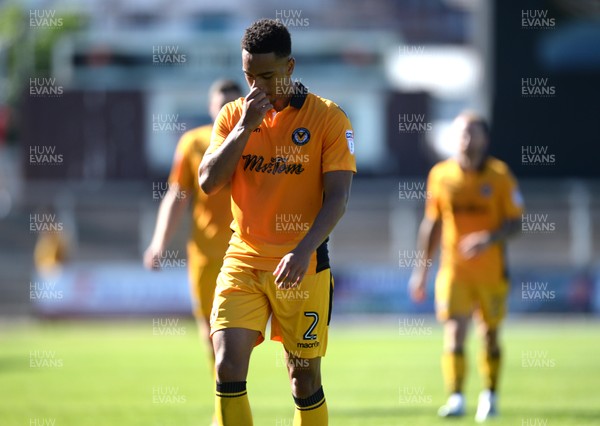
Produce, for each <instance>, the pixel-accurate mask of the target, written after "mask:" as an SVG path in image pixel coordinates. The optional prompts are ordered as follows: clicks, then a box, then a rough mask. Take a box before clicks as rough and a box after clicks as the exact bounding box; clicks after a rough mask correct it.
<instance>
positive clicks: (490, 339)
mask: <svg viewBox="0 0 600 426" xmlns="http://www.w3.org/2000/svg"><path fill="white" fill-rule="evenodd" d="M483 336H484V343H485V348H486V351H487V353H489V354H497V353H498V352H499V351H500V348H499V345H498V332H497V330H492V329H485V331H484V335H483Z"/></svg>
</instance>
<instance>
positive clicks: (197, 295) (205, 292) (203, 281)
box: [188, 251, 223, 319]
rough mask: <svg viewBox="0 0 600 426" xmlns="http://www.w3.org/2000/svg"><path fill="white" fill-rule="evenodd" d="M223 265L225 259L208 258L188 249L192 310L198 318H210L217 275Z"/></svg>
mask: <svg viewBox="0 0 600 426" xmlns="http://www.w3.org/2000/svg"><path fill="white" fill-rule="evenodd" d="M222 265H223V259H208V260H206V259H205V258H202V257H201V256H198V255H196V254H193V253H190V252H189V251H188V276H189V282H190V294H191V296H192V311H193V313H194V317H196V318H197V319H200V318H206V319H209V318H210V311H211V309H212V304H213V299H214V296H215V287H216V286H217V277H218V276H219V271H220V270H221V266H222Z"/></svg>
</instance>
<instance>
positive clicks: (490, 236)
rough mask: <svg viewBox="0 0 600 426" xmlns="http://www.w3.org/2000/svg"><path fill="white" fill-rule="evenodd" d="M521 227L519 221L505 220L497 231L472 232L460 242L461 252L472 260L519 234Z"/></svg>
mask: <svg viewBox="0 0 600 426" xmlns="http://www.w3.org/2000/svg"><path fill="white" fill-rule="evenodd" d="M520 226H521V222H520V221H519V219H509V220H505V221H504V222H503V223H502V226H500V228H498V229H497V230H496V231H479V232H472V233H470V234H468V235H465V236H464V237H463V238H462V239H461V240H460V242H459V244H458V247H459V250H460V252H461V253H462V255H463V256H464V257H465V258H467V259H471V258H473V257H475V256H477V255H478V254H479V253H481V252H483V251H484V250H486V249H487V248H488V247H490V246H491V245H493V244H495V243H498V242H502V241H505V240H507V239H509V238H510V237H512V236H514V235H515V234H517V233H518V232H519V230H520Z"/></svg>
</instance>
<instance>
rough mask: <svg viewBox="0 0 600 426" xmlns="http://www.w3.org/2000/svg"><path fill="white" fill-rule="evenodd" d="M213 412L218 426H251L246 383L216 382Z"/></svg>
mask: <svg viewBox="0 0 600 426" xmlns="http://www.w3.org/2000/svg"><path fill="white" fill-rule="evenodd" d="M215 412H216V415H217V422H218V423H219V426H252V412H251V411H250V402H248V392H247V391H246V382H225V383H218V382H217V392H216V399H215Z"/></svg>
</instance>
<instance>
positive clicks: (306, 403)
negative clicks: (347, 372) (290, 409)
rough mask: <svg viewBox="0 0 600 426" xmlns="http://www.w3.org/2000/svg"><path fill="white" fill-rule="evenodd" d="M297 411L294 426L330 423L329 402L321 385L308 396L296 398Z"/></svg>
mask: <svg viewBox="0 0 600 426" xmlns="http://www.w3.org/2000/svg"><path fill="white" fill-rule="evenodd" d="M294 402H295V403H296V411H295V412H294V426H302V425H304V426H326V425H327V424H328V423H329V420H328V419H329V416H328V414H327V402H325V394H324V393H323V387H322V386H321V387H320V388H319V390H318V391H316V392H315V393H314V394H312V395H311V396H309V397H308V398H296V397H294Z"/></svg>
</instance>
